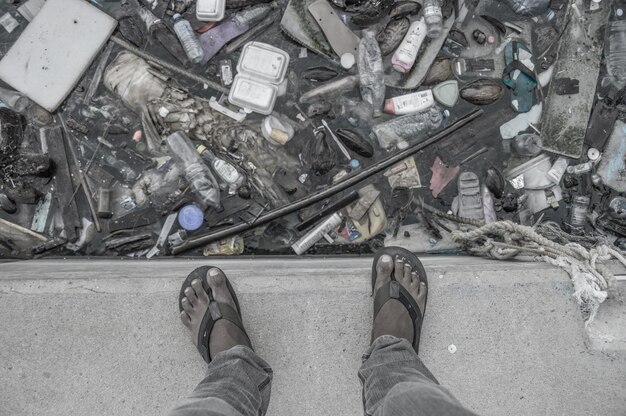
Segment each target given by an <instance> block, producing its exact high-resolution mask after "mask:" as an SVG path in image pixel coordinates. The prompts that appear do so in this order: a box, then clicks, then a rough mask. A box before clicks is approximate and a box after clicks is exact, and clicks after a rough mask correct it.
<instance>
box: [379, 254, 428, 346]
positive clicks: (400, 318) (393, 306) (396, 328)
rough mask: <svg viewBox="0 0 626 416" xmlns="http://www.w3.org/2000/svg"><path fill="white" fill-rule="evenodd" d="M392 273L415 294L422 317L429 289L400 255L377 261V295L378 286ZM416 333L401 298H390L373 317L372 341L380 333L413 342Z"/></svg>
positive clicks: (384, 257) (387, 256) (381, 257)
mask: <svg viewBox="0 0 626 416" xmlns="http://www.w3.org/2000/svg"><path fill="white" fill-rule="evenodd" d="M392 276H393V277H394V279H395V280H396V281H397V282H398V283H399V284H400V285H401V286H404V288H405V289H407V290H408V291H409V293H410V294H411V296H413V298H414V299H415V300H416V302H417V306H418V307H419V309H420V312H421V313H422V316H423V315H424V309H425V307H426V293H427V292H428V288H427V286H426V284H425V283H424V282H420V280H419V276H418V275H417V272H416V271H413V270H412V269H411V265H410V264H409V263H405V262H404V261H402V260H401V259H399V258H398V259H395V260H394V259H392V258H391V256H389V255H387V254H384V255H382V256H380V258H379V259H378V263H377V264H376V283H375V284H374V295H376V293H377V292H378V289H380V288H381V287H383V286H384V285H386V284H387V283H389V282H390V281H391V277H392ZM413 332H414V327H413V321H411V316H410V315H409V312H408V311H407V310H406V308H405V307H404V305H403V304H402V303H401V302H400V301H399V300H397V299H390V300H388V301H387V302H386V303H385V304H384V305H383V306H382V307H381V308H380V311H379V312H378V315H376V318H375V319H374V325H373V327H372V341H374V340H375V339H376V338H378V337H379V336H381V335H393V336H395V337H398V338H405V339H407V340H409V342H413Z"/></svg>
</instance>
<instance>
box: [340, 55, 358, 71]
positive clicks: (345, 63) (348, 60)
mask: <svg viewBox="0 0 626 416" xmlns="http://www.w3.org/2000/svg"><path fill="white" fill-rule="evenodd" d="M355 63H356V59H354V55H352V54H351V53H344V54H343V55H341V66H342V67H344V68H346V69H350V68H352V67H353V66H354V64H355Z"/></svg>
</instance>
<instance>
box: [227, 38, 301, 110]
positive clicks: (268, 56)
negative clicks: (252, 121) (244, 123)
mask: <svg viewBox="0 0 626 416" xmlns="http://www.w3.org/2000/svg"><path fill="white" fill-rule="evenodd" d="M288 66H289V55H288V54H287V53H286V52H285V51H283V50H281V49H278V48H276V47H274V46H272V45H268V44H266V43H261V42H249V43H247V44H246V45H244V47H243V49H242V51H241V56H240V58H239V62H238V63H237V72H238V73H237V75H236V76H235V79H234V80H233V85H232V86H231V88H230V94H229V95H228V101H229V102H230V103H231V104H234V105H237V106H240V107H243V108H247V109H250V110H252V111H254V112H257V113H259V114H265V115H268V114H271V113H272V110H273V109H274V104H275V103H276V98H277V97H278V93H279V85H280V84H281V83H282V82H283V81H284V80H285V74H286V73H287V67H288Z"/></svg>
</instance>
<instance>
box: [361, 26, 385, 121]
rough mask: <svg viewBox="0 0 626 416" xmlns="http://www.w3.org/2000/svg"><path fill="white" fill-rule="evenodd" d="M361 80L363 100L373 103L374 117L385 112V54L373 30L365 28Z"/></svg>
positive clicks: (362, 44)
mask: <svg viewBox="0 0 626 416" xmlns="http://www.w3.org/2000/svg"><path fill="white" fill-rule="evenodd" d="M357 68H358V69H359V82H360V84H361V97H362V98H363V101H367V102H368V103H370V104H372V107H373V108H374V117H379V116H381V115H382V114H383V103H384V101H385V74H384V68H383V56H382V54H381V52H380V46H378V41H377V40H376V34H375V33H374V32H373V31H370V30H365V31H364V32H363V37H361V41H360V42H359V60H358V63H357Z"/></svg>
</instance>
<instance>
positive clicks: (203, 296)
mask: <svg viewBox="0 0 626 416" xmlns="http://www.w3.org/2000/svg"><path fill="white" fill-rule="evenodd" d="M191 287H193V289H194V292H195V294H196V297H197V301H198V303H199V304H202V305H204V304H207V303H209V295H208V294H207V293H206V290H204V287H203V286H202V280H200V279H194V280H193V281H192V282H191ZM193 304H194V305H195V304H196V302H193Z"/></svg>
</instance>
